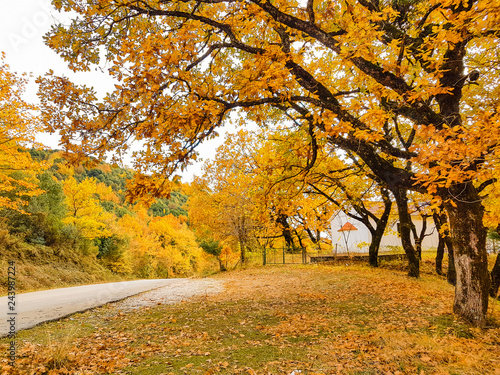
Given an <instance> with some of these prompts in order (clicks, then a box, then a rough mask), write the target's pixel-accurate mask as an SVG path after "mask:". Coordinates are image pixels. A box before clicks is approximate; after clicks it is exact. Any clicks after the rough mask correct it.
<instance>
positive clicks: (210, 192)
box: [189, 131, 258, 263]
mask: <svg viewBox="0 0 500 375" xmlns="http://www.w3.org/2000/svg"><path fill="white" fill-rule="evenodd" d="M246 140H247V133H246V132H244V131H242V132H240V133H239V134H236V135H228V138H227V139H226V142H225V143H224V144H223V145H221V146H220V147H219V148H218V149H217V157H216V158H215V160H213V161H209V162H207V163H205V165H204V167H203V170H204V173H203V176H202V177H201V178H198V179H197V180H196V181H195V182H194V183H193V188H194V191H193V198H192V199H190V200H189V207H190V215H189V217H190V220H192V221H193V223H194V224H195V226H196V225H198V226H207V227H208V228H210V231H211V232H212V233H217V239H219V240H224V241H226V242H231V243H233V244H234V248H237V249H238V250H239V253H240V260H241V262H242V263H246V261H247V254H246V251H247V250H248V249H250V248H251V247H252V244H253V243H254V242H255V236H256V231H257V226H258V224H257V222H256V221H255V216H254V214H255V207H254V202H253V199H252V194H253V188H254V187H253V186H252V177H253V173H254V172H255V171H254V169H253V166H252V160H251V155H250V151H251V150H250V149H249V148H248V143H247V142H246ZM203 200H204V201H203Z"/></svg>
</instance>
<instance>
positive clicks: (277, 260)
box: [262, 247, 309, 265]
mask: <svg viewBox="0 0 500 375" xmlns="http://www.w3.org/2000/svg"><path fill="white" fill-rule="evenodd" d="M308 262H309V259H308V255H307V251H306V249H305V248H304V249H298V250H287V249H286V248H285V247H283V248H268V249H264V250H263V251H262V264H263V265H266V264H306V263H308Z"/></svg>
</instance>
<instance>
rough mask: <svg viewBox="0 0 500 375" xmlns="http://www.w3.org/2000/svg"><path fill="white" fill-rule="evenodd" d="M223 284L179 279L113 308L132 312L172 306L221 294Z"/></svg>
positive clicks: (209, 280)
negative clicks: (194, 298) (152, 307)
mask: <svg viewBox="0 0 500 375" xmlns="http://www.w3.org/2000/svg"><path fill="white" fill-rule="evenodd" d="M223 290H224V286H223V283H222V282H221V281H218V280H214V279H181V280H174V281H173V282H172V283H171V284H170V285H168V286H165V287H160V288H157V289H153V290H150V291H148V292H144V293H141V294H138V295H135V296H132V297H129V298H127V299H124V300H122V301H119V302H116V303H114V307H115V308H117V309H119V310H122V311H127V310H134V309H139V308H144V307H148V306H154V305H159V304H172V303H177V302H181V301H183V300H186V299H188V298H191V297H197V296H204V295H209V294H216V293H221V292H222V291H223Z"/></svg>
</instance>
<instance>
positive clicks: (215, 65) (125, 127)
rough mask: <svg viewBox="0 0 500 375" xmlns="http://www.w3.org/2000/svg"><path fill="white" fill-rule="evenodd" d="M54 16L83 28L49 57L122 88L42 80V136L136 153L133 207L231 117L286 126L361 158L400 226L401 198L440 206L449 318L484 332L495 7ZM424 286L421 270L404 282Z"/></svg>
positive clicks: (232, 2) (80, 6) (115, 10)
mask: <svg viewBox="0 0 500 375" xmlns="http://www.w3.org/2000/svg"><path fill="white" fill-rule="evenodd" d="M53 4H54V5H55V6H56V8H58V9H59V10H61V11H68V12H72V13H71V14H77V16H75V17H74V20H73V22H72V23H71V24H70V25H68V26H64V25H55V26H54V27H53V28H52V30H51V31H50V33H49V35H48V36H47V44H48V45H49V46H50V47H51V48H53V49H54V50H55V51H56V52H57V53H59V54H60V55H61V56H62V57H63V58H64V59H65V60H66V61H67V62H68V64H69V66H70V67H71V68H72V69H74V70H76V71H88V70H90V69H92V68H93V66H94V65H96V64H99V62H100V59H103V58H104V59H105V60H106V62H105V64H103V66H106V67H108V69H109V72H110V74H111V75H112V76H113V77H115V78H116V80H117V84H116V89H115V90H114V91H113V92H112V93H109V94H108V95H107V96H106V97H105V98H104V99H103V100H101V101H97V99H96V94H95V92H94V91H93V90H92V89H91V88H89V87H85V86H83V87H78V86H77V85H74V84H73V83H71V82H70V81H69V80H68V79H66V78H63V77H56V76H53V75H52V76H50V75H49V76H48V77H46V78H45V79H41V80H40V84H41V93H42V104H43V106H44V112H45V117H46V120H47V124H48V127H49V129H52V130H56V129H60V131H61V136H62V141H63V142H64V143H65V144H66V146H67V147H68V148H69V149H73V150H75V151H81V150H84V151H85V152H93V153H95V154H97V155H101V156H102V155H104V154H105V153H106V152H108V151H109V150H119V151H120V152H121V151H123V150H126V147H127V144H128V142H129V141H130V140H139V141H141V142H142V144H143V145H144V147H143V149H142V150H141V151H140V152H139V153H136V155H135V156H136V167H137V168H139V169H140V170H141V171H142V173H143V174H142V175H141V174H140V173H139V174H137V175H136V176H137V177H136V182H137V184H136V187H135V188H134V189H133V190H132V192H133V193H134V194H144V193H147V192H153V193H154V194H160V193H161V191H162V190H163V189H164V188H165V187H168V185H169V184H168V182H165V181H166V178H167V176H168V175H170V174H171V173H172V171H173V170H174V169H175V168H178V167H181V168H182V166H183V165H186V163H188V162H189V160H190V159H191V158H192V157H194V156H195V154H196V151H195V147H196V145H198V144H199V143H200V142H202V141H203V140H204V139H207V138H210V137H212V136H215V135H216V131H217V127H218V126H219V125H221V124H223V123H224V122H226V121H227V120H228V118H229V117H228V114H229V113H230V112H231V111H232V110H235V109H237V110H239V111H240V118H241V119H242V120H245V118H246V119H252V120H254V121H257V122H263V121H265V120H270V119H273V120H280V119H282V120H284V119H288V120H290V121H291V123H292V124H293V126H296V127H297V128H301V127H302V128H305V129H307V130H308V131H309V132H310V133H311V134H314V137H317V138H324V139H326V140H327V141H328V142H329V143H331V144H332V145H335V146H336V147H339V148H342V149H344V150H348V151H349V152H352V153H355V154H356V155H357V157H359V158H360V159H362V160H363V162H364V163H366V165H367V166H368V167H369V168H370V169H371V171H372V173H373V174H374V175H376V176H377V177H378V178H379V179H380V180H381V181H383V182H384V183H385V184H387V188H388V189H389V190H390V191H391V192H392V193H393V195H394V197H395V199H396V202H397V203H398V210H399V215H400V217H402V218H404V217H406V216H408V208H407V205H408V198H407V195H406V191H407V190H416V191H420V192H428V193H430V194H432V195H433V196H434V197H436V199H440V200H442V202H443V204H444V206H445V208H446V210H447V213H448V215H449V219H450V227H451V237H452V239H453V243H454V251H455V252H456V257H455V262H456V269H457V284H456V293H455V301H454V311H455V312H456V313H457V314H459V315H460V316H462V317H464V318H465V319H467V320H469V321H471V322H472V323H473V324H475V325H478V326H482V325H484V324H485V322H486V313H487V306H488V289H489V275H488V269H487V256H486V251H485V238H486V230H485V228H484V226H483V222H482V219H483V213H484V210H483V206H482V205H481V197H480V194H481V190H482V188H483V187H484V186H486V185H487V184H488V183H489V182H490V181H491V178H492V175H491V171H492V170H493V169H494V168H495V167H496V165H497V163H496V161H495V155H496V154H497V152H498V151H497V149H498V148H497V144H498V139H499V135H500V134H499V130H500V123H499V121H498V120H499V114H498V106H499V102H498V98H499V95H498V94H499V89H500V88H499V85H498V82H499V81H498V72H499V69H497V68H498V61H499V59H498V54H499V47H498V46H499V43H498V37H499V35H500V30H499V27H498V25H499V18H500V6H499V4H498V2H497V1H486V0H469V1H464V0H445V1H437V0H430V1H427V2H424V1H419V0H409V1H403V0H394V1H381V0H357V1H355V0H352V1H350V0H344V1H333V0H332V1H328V0H307V1H305V0H304V1H301V2H299V1H296V0H286V1H285V0H192V1H191V0H181V1H174V0H141V1H138V0H99V1H97V0H92V1H88V0H53ZM44 93H45V94H44ZM314 137H312V138H311V142H314V141H313V139H314ZM409 161H411V162H412V164H411V165H410V164H408V162H409ZM145 174H149V175H150V176H152V177H153V178H144V175H145ZM401 235H402V239H403V245H404V248H405V250H407V252H408V254H409V256H413V249H412V247H411V241H410V240H409V238H410V227H409V226H407V225H401ZM418 274H419V269H418V262H413V265H412V267H410V275H412V276H418Z"/></svg>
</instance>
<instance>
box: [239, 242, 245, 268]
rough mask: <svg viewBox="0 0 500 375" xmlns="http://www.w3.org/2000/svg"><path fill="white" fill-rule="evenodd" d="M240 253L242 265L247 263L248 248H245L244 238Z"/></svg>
mask: <svg viewBox="0 0 500 375" xmlns="http://www.w3.org/2000/svg"><path fill="white" fill-rule="evenodd" d="M240 254H241V258H240V259H241V265H242V266H243V265H245V263H246V262H247V254H246V249H245V242H244V241H243V239H240Z"/></svg>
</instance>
